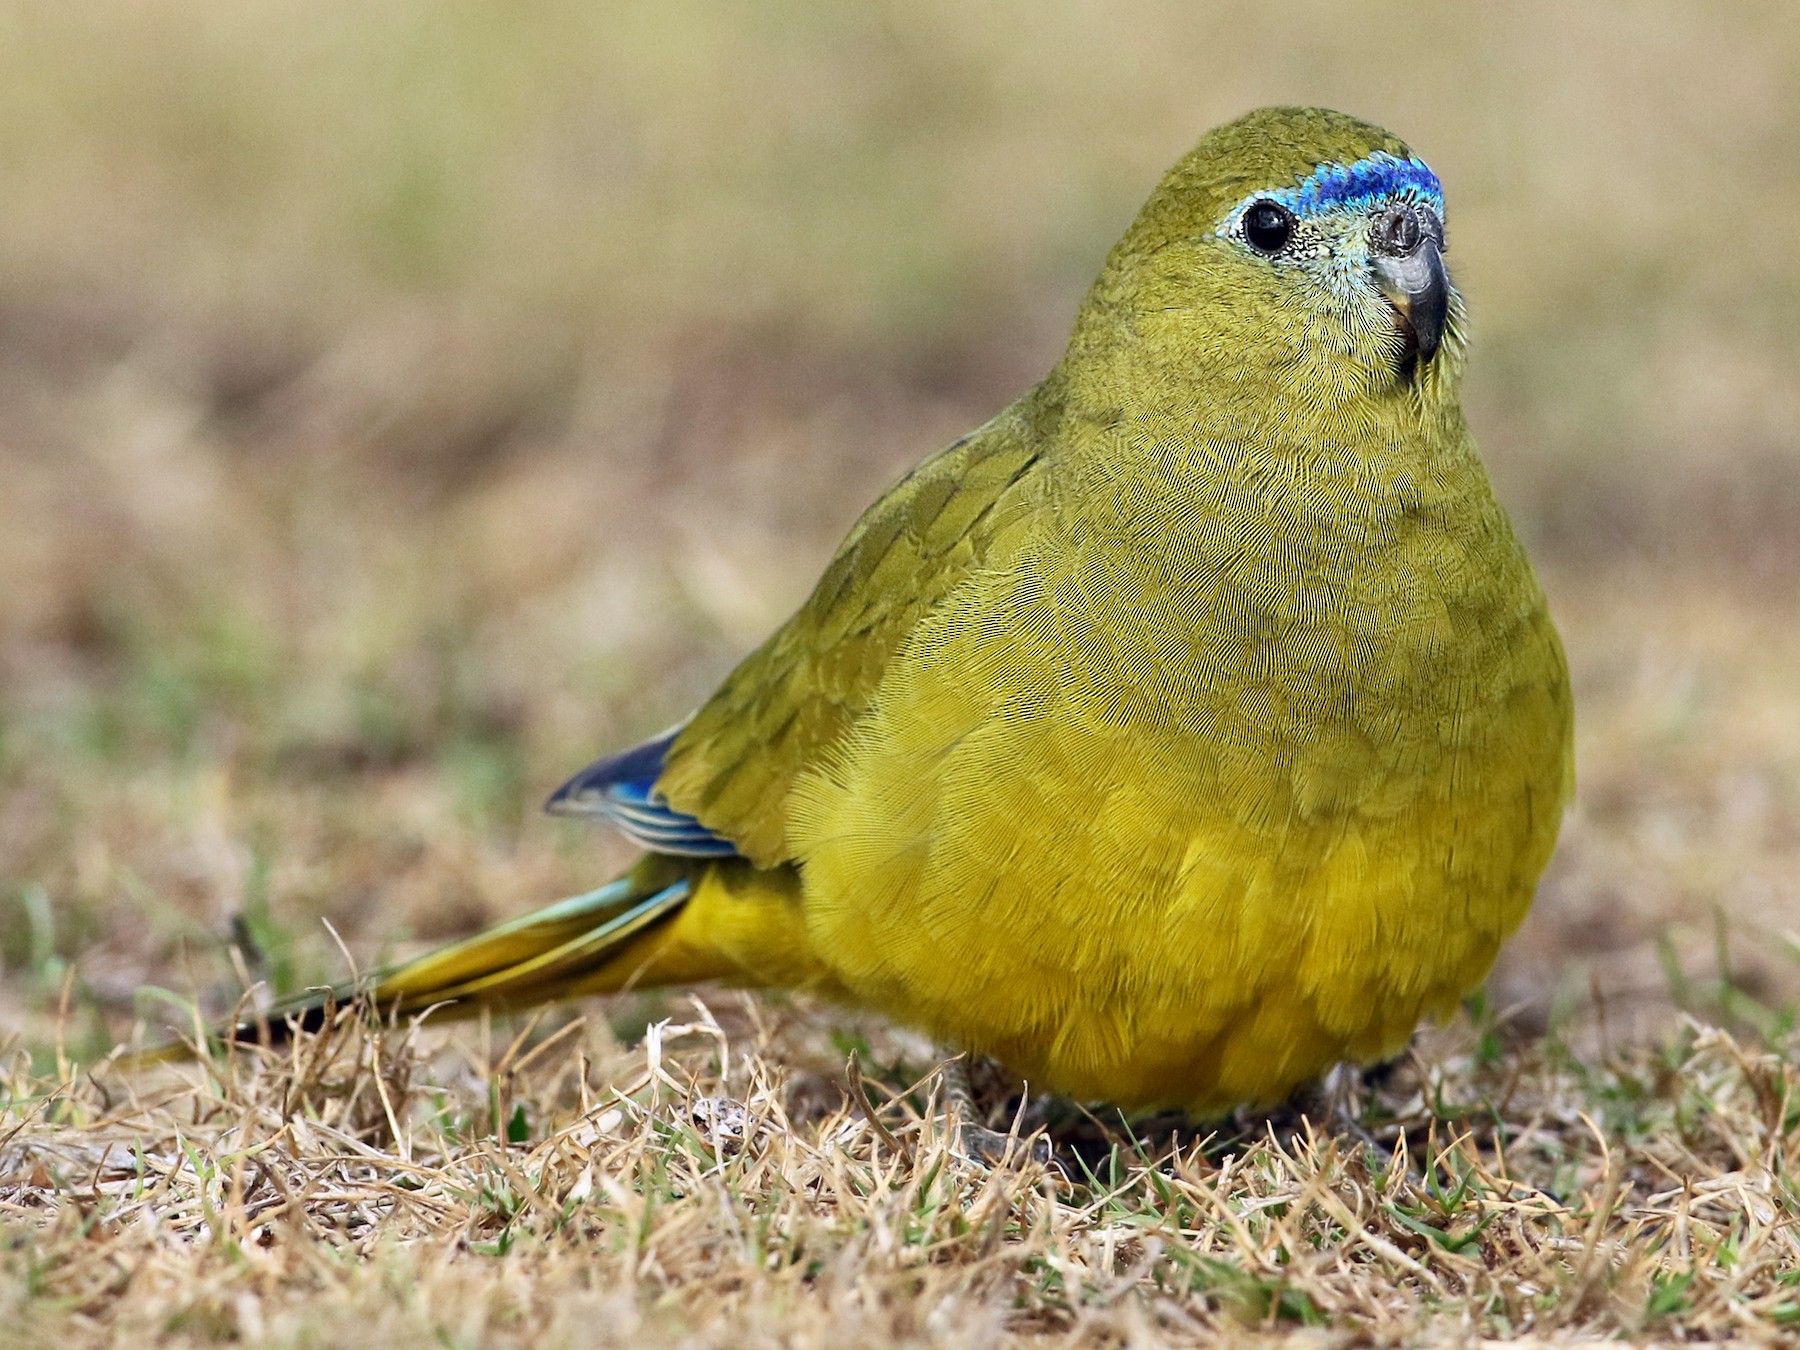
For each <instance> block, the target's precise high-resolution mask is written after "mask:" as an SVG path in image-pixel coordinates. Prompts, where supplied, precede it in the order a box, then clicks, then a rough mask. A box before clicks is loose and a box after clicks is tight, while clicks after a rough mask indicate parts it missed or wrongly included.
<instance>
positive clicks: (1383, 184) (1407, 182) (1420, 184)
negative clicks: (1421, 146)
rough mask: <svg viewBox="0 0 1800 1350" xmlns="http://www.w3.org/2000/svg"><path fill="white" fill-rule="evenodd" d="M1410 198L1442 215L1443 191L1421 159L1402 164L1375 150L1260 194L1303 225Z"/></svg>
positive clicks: (1322, 165) (1402, 162) (1408, 160)
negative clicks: (1310, 220) (1330, 214)
mask: <svg viewBox="0 0 1800 1350" xmlns="http://www.w3.org/2000/svg"><path fill="white" fill-rule="evenodd" d="M1400 196H1404V197H1410V198H1411V199H1412V200H1414V201H1419V202H1423V203H1425V204H1426V205H1427V206H1430V207H1432V208H1434V209H1435V210H1436V211H1437V213H1438V214H1439V215H1440V216H1441V215H1442V214H1443V212H1444V190H1443V188H1442V187H1441V186H1440V185H1439V184H1438V179H1437V175H1436V174H1435V173H1433V172H1432V171H1431V169H1430V167H1429V166H1428V165H1427V164H1426V163H1425V161H1424V160H1421V159H1401V158H1400V157H1399V156H1398V155H1390V154H1388V153H1387V151H1385V150H1377V151H1376V152H1375V153H1374V154H1372V155H1370V156H1369V157H1368V158H1367V159H1359V160H1357V161H1356V163H1354V164H1321V165H1319V167H1318V168H1316V169H1314V170H1313V171H1312V173H1310V174H1308V175H1307V176H1306V177H1305V178H1303V179H1301V180H1300V182H1299V184H1298V185H1297V186H1295V187H1291V188H1282V189H1281V190H1280V191H1277V192H1265V193H1259V194H1258V198H1259V199H1261V198H1265V197H1266V198H1269V199H1271V200H1273V201H1278V202H1280V203H1281V204H1282V205H1283V206H1285V207H1287V209H1288V210H1290V211H1292V212H1293V213H1294V214H1295V215H1296V216H1299V217H1300V218H1301V219H1302V220H1304V219H1305V218H1306V217H1308V216H1321V215H1324V214H1326V213H1327V212H1335V211H1366V210H1368V209H1369V208H1370V207H1371V206H1373V205H1374V204H1375V203H1376V202H1378V201H1384V200H1389V199H1392V198H1394V197H1400Z"/></svg>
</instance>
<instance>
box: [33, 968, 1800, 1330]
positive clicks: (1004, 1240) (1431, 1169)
mask: <svg viewBox="0 0 1800 1350" xmlns="http://www.w3.org/2000/svg"><path fill="white" fill-rule="evenodd" d="M805 1021H806V1019H804V1018H801V1019H800V1024H804V1023H805ZM800 1024H796V1025H799V1029H798V1030H797V1029H796V1025H778V1026H776V1027H774V1028H773V1029H771V1028H770V1027H769V1026H767V1025H766V1024H765V1023H764V1021H763V1019H762V1018H761V1016H760V1015H758V1014H757V1013H756V1012H755V1011H754V1006H753V1005H748V1004H736V1003H734V1005H733V1006H732V1007H730V1008H723V1009H722V1011H721V1014H720V1015H719V1016H716V1017H715V1015H714V1014H713V1013H712V1012H711V1011H709V1009H708V1008H707V1006H706V1005H705V1004H702V1003H700V1002H698V1001H696V1002H695V1003H694V1004H693V1006H692V1013H691V1020H689V1021H686V1022H683V1023H671V1022H663V1023H659V1024H657V1025H655V1026H653V1027H651V1028H650V1030H649V1032H648V1033H647V1034H646V1036H645V1038H644V1040H643V1042H642V1044H641V1045H639V1046H637V1047H636V1048H634V1049H632V1050H629V1051H627V1050H624V1049H622V1048H620V1047H619V1046H618V1045H617V1044H616V1043H615V1042H613V1041H612V1040H611V1038H610V1037H609V1036H607V1035H606V1034H605V1033H604V1031H603V1030H598V1029H595V1028H592V1027H590V1026H588V1024H586V1023H584V1022H579V1021H578V1022H572V1023H569V1024H567V1025H566V1026H564V1027H563V1028H562V1029H561V1030H560V1031H558V1032H556V1033H555V1034H554V1035H551V1036H549V1037H547V1038H545V1039H542V1040H539V1041H537V1042H536V1043H532V1042H530V1041H529V1040H528V1039H526V1038H525V1037H521V1038H519V1039H518V1040H516V1041H515V1042H513V1043H512V1044H510V1045H509V1046H507V1047H506V1048H505V1049H504V1050H503V1051H502V1052H501V1053H500V1054H499V1055H498V1056H497V1057H494V1058H493V1060H492V1062H491V1063H490V1062H484V1061H483V1058H482V1056H481V1055H479V1054H478V1053H476V1052H474V1051H472V1050H471V1049H470V1048H469V1047H468V1046H467V1045H460V1044H458V1043H456V1042H444V1041H442V1040H441V1038H439V1037H438V1036H437V1035H436V1034H435V1033H425V1032H420V1031H417V1030H415V1029H412V1028H405V1029H391V1028H388V1029H384V1028H380V1027H374V1026H369V1025H367V1024H365V1023H363V1022H362V1021H360V1020H358V1019H357V1018H356V1017H355V1016H354V1015H350V1014H346V1015H345V1016H344V1017H343V1018H342V1019H340V1020H339V1022H338V1023H337V1025H336V1026H335V1027H334V1028H333V1029H332V1030H331V1031H330V1032H329V1033H328V1034H326V1035H323V1036H320V1037H317V1038H311V1039H308V1040H304V1041H302V1042H301V1043H299V1044H298V1045H296V1046H293V1047H290V1048H287V1049H284V1050H282V1051H280V1052H278V1053H275V1052H263V1051H242V1050H240V1051H233V1052H231V1053H228V1054H225V1055H223V1056H221V1057H215V1058H212V1059H209V1060H207V1061H206V1062H204V1063H203V1064H201V1065H198V1066H195V1067H193V1068H190V1069H185V1070H182V1071H178V1072H171V1073H169V1074H167V1075H166V1076H164V1077H161V1078H159V1079H158V1080H156V1081H154V1082H132V1081H123V1082H122V1081H118V1080H117V1079H116V1077H114V1076H112V1075H109V1074H108V1073H106V1072H104V1071H102V1072H99V1073H97V1074H93V1073H89V1072H86V1071H77V1070H76V1069H75V1067H74V1066H69V1065H65V1066H63V1072H64V1077H63V1078H62V1079H61V1080H60V1081H51V1080H49V1079H45V1078H34V1077H33V1076H32V1075H31V1074H30V1072H29V1071H28V1070H27V1069H25V1068H24V1066H23V1064H22V1062H19V1061H15V1063H14V1064H13V1066H12V1069H11V1071H10V1073H9V1076H8V1078H7V1081H6V1091H7V1102H8V1105H7V1108H6V1112H5V1115H4V1117H0V1119H4V1122H5V1124H4V1130H3V1132H0V1177H4V1178H5V1180H4V1182H3V1183H0V1206H3V1207H4V1215H5V1217H4V1221H3V1222H4V1226H5V1230H6V1233H7V1244H6V1254H5V1257H4V1259H3V1263H0V1288H3V1289H4V1291H5V1292H4V1294H0V1297H4V1298H5V1299H6V1301H7V1302H8V1304H9V1305H11V1306H12V1307H14V1308H15V1309H19V1310H21V1316H22V1317H24V1318H25V1323H24V1325H25V1326H27V1327H28V1328H29V1329H30V1330H31V1332H32V1334H34V1335H38V1336H42V1337H46V1338H48V1337H51V1336H54V1337H56V1338H58V1339H63V1340H67V1339H70V1338H75V1339H79V1340H81V1341H85V1342H92V1343H119V1342H134V1343H141V1342H142V1341H143V1340H145V1339H148V1338H152V1337H161V1338H164V1339H165V1340H166V1341H169V1342H172V1343H187V1342H194V1341H207V1340H219V1339H245V1340H253V1341H258V1342H264V1341H267V1342H274V1343H307V1344H323V1343H337V1342H338V1341H339V1339H340V1338H341V1337H346V1336H350V1335H352V1334H354V1336H355V1338H356V1339H357V1340H359V1341H361V1342H364V1343H369V1338H370V1337H371V1336H376V1337H379V1339H380V1340H381V1342H383V1343H392V1344H396V1345H410V1344H426V1343H430V1344H445V1343H449V1344H475V1343H480V1344H492V1343H499V1344H531V1345H556V1344H615V1343H617V1344H624V1343H627V1342H629V1343H631V1344H634V1345H646V1344H677V1343H678V1344H684V1345H726V1344H731V1345H742V1344H745V1343H749V1344H763V1343H767V1344H776V1343H782V1344H787V1343H814V1344H820V1343H825V1342H827V1341H830V1342H833V1343H839V1344H842V1343H849V1344H863V1343H869V1344H876V1343H880V1344H944V1345H967V1344H995V1343H1000V1342H1002V1341H1006V1342H1011V1341H1022V1340H1044V1341H1048V1342H1053V1343H1055V1342H1061V1343H1076V1342H1081V1343H1089V1342H1095V1341H1098V1342H1102V1343H1124V1344H1152V1343H1165V1342H1169V1341H1176V1342H1182V1343H1238V1342H1240V1341H1242V1340H1243V1339H1244V1338H1245V1337H1246V1335H1247V1334H1249V1333H1252V1332H1256V1333H1266V1334H1270V1335H1277V1334H1287V1333H1297V1332H1303V1331H1305V1330H1306V1329H1307V1328H1313V1327H1325V1326H1330V1327H1334V1328H1340V1329H1347V1328H1360V1329H1362V1330H1363V1331H1365V1332H1366V1333H1367V1334H1368V1335H1370V1336H1371V1337H1372V1338H1373V1339H1375V1340H1377V1341H1389V1340H1400V1339H1405V1338H1408V1337H1410V1336H1414V1335H1416V1334H1419V1333H1420V1332H1422V1331H1424V1330H1425V1329H1427V1328H1428V1327H1429V1328H1431V1329H1434V1330H1438V1331H1443V1330H1446V1329H1448V1328H1461V1329H1462V1331H1463V1332H1464V1333H1466V1334H1469V1335H1487V1336H1519V1335H1527V1334H1536V1335H1542V1336H1546V1337H1549V1338H1552V1339H1556V1338H1563V1337H1570V1338H1573V1337H1586V1336H1593V1335H1604V1336H1620V1335H1625V1336H1639V1335H1654V1334H1658V1333H1659V1332H1664V1331H1673V1330H1675V1329H1676V1328H1679V1329H1680V1330H1681V1332H1682V1334H1684V1335H1687V1336H1690V1337H1691V1336H1699V1335H1705V1336H1713V1335H1730V1334H1743V1333H1746V1332H1750V1331H1752V1330H1754V1329H1758V1328H1761V1329H1771V1328H1775V1327H1778V1326H1781V1325H1784V1324H1786V1323H1788V1322H1791V1321H1796V1320H1800V1294H1796V1292H1795V1290H1794V1282H1795V1278H1796V1277H1795V1274H1794V1272H1795V1270H1796V1269H1797V1268H1800V1262H1797V1261H1796V1257H1797V1256H1800V1250H1797V1249H1800V1241H1797V1238H1800V1230H1797V1229H1796V1227H1795V1222H1794V1221H1795V1217H1796V1203H1797V1201H1796V1197H1795V1196H1794V1194H1793V1193H1792V1191H1791V1188H1790V1187H1789V1185H1788V1184H1787V1182H1786V1180H1785V1178H1786V1177H1787V1176H1788V1175H1790V1174H1791V1169H1792V1167H1793V1165H1794V1163H1795V1157H1794V1153H1795V1150H1796V1149H1800V1144H1796V1143H1795V1142H1793V1140H1792V1139H1791V1138H1790V1134H1791V1126H1792V1124H1793V1123H1794V1120H1795V1117H1796V1114H1797V1113H1800V1094H1797V1093H1796V1091H1795V1089H1796V1086H1797V1083H1800V1075H1797V1074H1796V1071H1795V1069H1794V1067H1793V1066H1792V1065H1791V1064H1790V1063H1788V1061H1787V1060H1786V1059H1784V1058H1782V1057H1781V1056H1778V1055H1776V1054H1772V1053H1767V1052H1761V1051H1752V1050H1749V1049H1747V1048H1745V1047H1744V1046H1742V1045H1740V1044H1738V1043H1737V1042H1735V1041H1733V1040H1731V1039H1730V1038H1729V1037H1727V1036H1726V1035H1724V1034H1723V1033H1720V1032H1716V1031H1709V1030H1704V1029H1702V1028H1700V1027H1698V1026H1697V1025H1693V1024H1689V1025H1688V1026H1686V1028H1685V1029H1684V1031H1683V1033H1682V1035H1681V1037H1680V1038H1679V1040H1678V1041H1677V1042H1676V1043H1674V1044H1673V1045H1671V1046H1670V1047H1669V1048H1668V1049H1666V1050H1665V1051H1662V1052H1660V1053H1650V1052H1647V1051H1641V1050H1639V1051H1633V1052H1631V1053H1630V1054H1627V1055H1623V1056H1618V1057H1615V1058H1613V1059H1612V1060H1610V1061H1608V1062H1604V1063H1597V1064H1596V1063H1586V1062H1581V1061H1578V1060H1575V1059H1573V1058H1571V1057H1569V1056H1567V1055H1564V1054H1561V1053H1560V1052H1556V1051H1554V1050H1552V1051H1551V1052H1548V1053H1531V1054H1528V1055H1527V1056H1526V1057H1524V1058H1521V1059H1518V1060H1514V1061H1511V1062H1508V1061H1506V1060H1496V1059H1494V1058H1493V1057H1492V1055H1491V1054H1482V1053H1477V1052H1478V1051H1480V1050H1481V1048H1482V1045H1483V1044H1484V1043H1483V1042H1481V1041H1479V1040H1470V1041H1469V1043H1468V1044H1467V1045H1464V1046H1462V1047H1461V1048H1459V1049H1453V1050H1447V1052H1446V1053H1445V1054H1442V1055H1434V1060H1435V1063H1436V1065H1437V1067H1432V1066H1429V1065H1427V1064H1426V1063H1425V1062H1424V1061H1423V1060H1417V1061H1415V1062H1412V1063H1409V1064H1407V1065H1403V1066H1401V1067H1400V1068H1399V1069H1398V1070H1397V1071H1395V1072H1394V1073H1392V1074H1391V1075H1389V1076H1388V1077H1387V1078H1386V1079H1385V1080H1383V1081H1382V1082H1380V1083H1379V1084H1378V1085H1377V1086H1376V1087H1375V1088H1374V1089H1373V1095H1372V1097H1371V1100H1370V1102H1369V1104H1368V1106H1367V1109H1366V1111H1365V1119H1366V1120H1367V1121H1368V1123H1369V1127H1370V1129H1371V1131H1372V1132H1373V1134H1374V1137H1375V1139H1376V1140H1377V1142H1378V1147H1377V1148H1375V1149H1372V1150H1367V1151H1365V1150H1364V1148H1363V1147H1362V1146H1361V1145H1358V1144H1355V1143H1353V1142H1350V1141H1347V1140H1343V1139H1338V1138H1326V1137H1319V1136H1318V1135H1316V1134H1314V1133H1312V1132H1310V1131H1309V1130H1308V1129H1306V1128H1305V1127H1304V1126H1302V1127H1300V1128H1284V1127H1282V1126H1280V1125H1279V1124H1277V1123H1275V1122H1271V1121H1261V1122H1244V1123H1242V1124H1240V1126H1239V1127H1237V1128H1235V1129H1232V1130H1226V1131H1221V1132H1215V1133H1212V1134H1209V1135H1207V1136H1205V1137H1203V1138H1201V1137H1192V1136H1187V1137H1184V1136H1180V1135H1173V1136H1171V1135H1164V1136H1160V1137H1136V1136H1134V1135H1133V1134H1132V1132H1131V1131H1130V1130H1129V1129H1128V1128H1127V1127H1125V1126H1124V1125H1123V1124H1122V1123H1119V1122H1114V1123H1113V1124H1112V1125H1111V1126H1107V1125H1106V1124H1105V1123H1104V1122H1100V1121H1096V1120H1093V1119H1089V1120H1087V1121H1086V1122H1076V1123H1074V1124H1068V1123H1065V1124H1063V1125H1060V1126H1056V1127H1053V1129H1052V1135H1053V1138H1054V1140H1055V1143H1056V1148H1057V1154H1058V1157H1057V1162H1056V1163H1055V1164H1054V1165H1051V1166H1045V1165H1044V1164H1043V1163H1041V1162H1038V1161H1035V1160H1034V1159H1033V1157H1032V1156H1031V1154H1030V1152H1029V1150H1026V1149H1023V1148H1022V1149H1020V1150H1019V1151H1018V1152H1017V1154H1016V1155H1015V1156H1013V1157H1011V1158H1010V1159H1008V1161H1007V1162H1006V1163H1005V1164H1003V1165H1000V1166H995V1167H983V1166H978V1165H975V1164H972V1163H970V1162H968V1161H966V1160H965V1159H964V1158H963V1157H962V1156H961V1155H959V1154H958V1153H957V1152H956V1151H955V1149H954V1148H953V1147H951V1139H950V1136H949V1134H948V1132H947V1130H946V1128H945V1127H944V1125H943V1124H942V1122H941V1121H940V1120H939V1119H938V1118H937V1117H935V1116H934V1115H933V1114H932V1113H931V1111H930V1109H929V1106H930V1101H931V1099H932V1097H933V1094H934V1092H935V1079H934V1078H928V1079H927V1080H926V1081H925V1082H924V1083H922V1084H921V1085H919V1087H917V1088H916V1089H914V1090H912V1091H910V1092H898V1091H894V1090H892V1089H890V1090H888V1091H887V1092H886V1093H885V1094H878V1095H883V1096H884V1097H885V1102H884V1104H883V1105H882V1106H880V1107H879V1108H878V1109H877V1111H876V1115H875V1118H874V1119H871V1118H870V1117H869V1116H868V1115H867V1114H866V1113H865V1112H864V1111H863V1110H862V1109H861V1108H860V1107H857V1106H853V1105H852V1104H851V1103H852V1102H853V1101H855V1100H857V1099H858V1096H859V1094H858V1093H852V1094H846V1093H844V1092H842V1091H834V1090H833V1088H834V1085H833V1084H832V1083H831V1082H829V1081H827V1080H822V1079H819V1078H817V1077H816V1076H813V1075H810V1074H809V1073H808V1072H807V1071H806V1070H790V1069H788V1068H786V1067H784V1064H785V1063H786V1062H787V1061H788V1059H789V1057H790V1054H791V1055H792V1057H793V1058H796V1059H799V1060H802V1061H804V1060H805V1059H806V1057H807V1054H808V1051H807V1048H806V1047H805V1046H804V1045H803V1044H800V1042H801V1041H803V1040H804V1039H805V1037H806V1036H808V1035H816V1028H812V1029H810V1030H809V1029H807V1028H806V1027H805V1026H804V1025H800ZM1490 1048H1491V1047H1490ZM815 1049H816V1047H815Z"/></svg>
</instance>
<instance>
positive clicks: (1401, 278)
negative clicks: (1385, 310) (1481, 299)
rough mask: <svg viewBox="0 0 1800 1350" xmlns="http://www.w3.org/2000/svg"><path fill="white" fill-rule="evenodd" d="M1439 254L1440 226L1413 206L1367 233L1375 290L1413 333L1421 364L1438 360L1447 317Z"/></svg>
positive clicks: (1390, 211)
mask: <svg viewBox="0 0 1800 1350" xmlns="http://www.w3.org/2000/svg"><path fill="white" fill-rule="evenodd" d="M1443 248H1444V227H1443V224H1442V223H1441V222H1440V221H1439V220H1438V218H1437V216H1436V215H1435V214H1434V213H1433V212H1432V211H1431V210H1430V209H1429V208H1427V207H1423V206H1419V205H1416V204H1415V203H1412V202H1396V203H1394V205H1392V206H1390V207H1388V208H1387V209H1386V210H1385V211H1383V212H1382V213H1381V215H1379V216H1377V217H1376V219H1375V223H1374V225H1373V226H1372V227H1371V229H1370V231H1369V257H1370V261H1371V265H1372V266H1373V269H1374V272H1375V284H1376V286H1378V287H1379V288H1380V290H1381V293H1382V294H1383V295H1384V296H1386V297H1387V300H1388V303H1389V304H1390V305H1392V306H1393V307H1394V310H1395V312H1396V313H1398V314H1399V315H1400V317H1401V319H1402V320H1403V321H1404V322H1405V324H1406V326H1407V327H1408V328H1409V329H1411V330H1412V336H1413V341H1414V343H1415V344H1416V345H1417V347H1418V352H1419V359H1420V360H1421V361H1429V360H1431V358H1432V357H1433V356H1436V355H1437V350H1438V348H1439V347H1440V346H1442V345H1443V341H1444V324H1445V321H1446V320H1447V319H1448V318H1449V315H1450V274H1449V273H1448V272H1446V271H1445V270H1444V252H1443Z"/></svg>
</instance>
